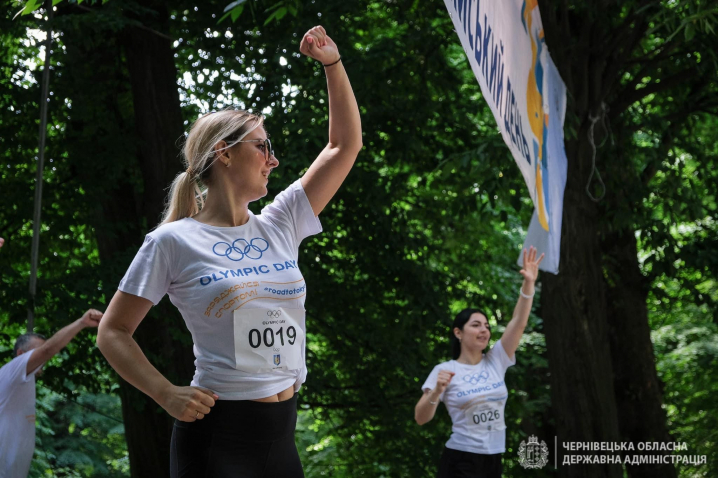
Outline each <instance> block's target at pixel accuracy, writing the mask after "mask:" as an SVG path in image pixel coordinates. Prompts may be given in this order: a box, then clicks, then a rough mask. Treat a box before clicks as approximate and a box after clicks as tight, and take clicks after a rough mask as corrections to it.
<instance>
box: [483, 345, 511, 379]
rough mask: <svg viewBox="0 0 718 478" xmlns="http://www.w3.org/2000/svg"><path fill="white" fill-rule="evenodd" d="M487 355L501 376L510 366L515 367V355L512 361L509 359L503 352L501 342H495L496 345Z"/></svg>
mask: <svg viewBox="0 0 718 478" xmlns="http://www.w3.org/2000/svg"><path fill="white" fill-rule="evenodd" d="M487 355H489V356H490V360H491V361H492V362H493V363H495V364H496V366H497V367H498V369H499V370H500V371H501V373H502V374H503V373H506V369H508V368H509V367H511V366H512V365H516V355H514V358H512V359H511V358H509V356H508V354H507V353H506V350H504V345H503V343H502V342H501V340H499V341H498V342H496V344H495V345H494V346H493V347H491V350H490V351H489V353H488V354H487Z"/></svg>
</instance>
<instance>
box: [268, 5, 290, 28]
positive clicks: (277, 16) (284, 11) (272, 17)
mask: <svg viewBox="0 0 718 478" xmlns="http://www.w3.org/2000/svg"><path fill="white" fill-rule="evenodd" d="M286 14H287V7H281V8H278V9H277V10H275V11H274V13H272V14H271V15H270V16H269V18H267V20H266V21H265V22H264V24H265V25H269V24H270V23H271V22H272V20H275V19H276V20H277V21H279V20H281V19H282V18H283V17H284V15H286Z"/></svg>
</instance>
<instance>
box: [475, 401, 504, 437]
mask: <svg viewBox="0 0 718 478" xmlns="http://www.w3.org/2000/svg"><path fill="white" fill-rule="evenodd" d="M505 404H506V400H487V401H485V402H481V403H477V404H476V405H474V406H473V407H471V408H469V409H468V410H467V411H466V419H467V421H468V427H469V429H471V430H474V431H476V432H479V433H490V432H494V431H501V430H505V429H506V423H505V422H504V405H505Z"/></svg>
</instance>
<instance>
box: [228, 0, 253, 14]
mask: <svg viewBox="0 0 718 478" xmlns="http://www.w3.org/2000/svg"><path fill="white" fill-rule="evenodd" d="M246 1H247V0H237V1H236V2H232V3H230V4H229V5H227V6H226V7H224V12H228V11H230V10H232V9H233V8H235V7H238V6H240V5H242V4H243V3H244V2H246Z"/></svg>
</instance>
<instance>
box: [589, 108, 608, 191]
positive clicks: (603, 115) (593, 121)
mask: <svg viewBox="0 0 718 478" xmlns="http://www.w3.org/2000/svg"><path fill="white" fill-rule="evenodd" d="M607 109H608V108H607V107H606V103H603V102H601V114H600V115H599V116H593V115H592V114H590V113H589V114H588V119H589V120H590V121H591V126H589V127H588V142H589V143H591V150H592V151H593V154H592V156H591V174H590V175H589V176H588V182H587V183H586V194H587V195H588V197H589V198H591V201H593V202H599V201H600V200H601V199H603V198H604V197H605V196H606V184H605V183H604V182H603V178H601V172H600V171H599V170H598V168H597V167H596V143H595V142H594V139H593V128H594V126H596V123H597V122H598V120H601V119H602V120H603V127H604V129H605V128H606V111H607ZM605 142H606V139H605V138H604V140H603V142H602V143H601V146H603V145H604V143H605ZM611 142H612V143H613V136H612V135H611ZM599 147H600V146H599ZM594 173H595V174H596V177H597V178H598V182H599V183H600V184H601V189H602V192H601V195H600V196H599V197H595V196H594V195H593V194H592V193H591V182H592V181H593V175H594Z"/></svg>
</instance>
